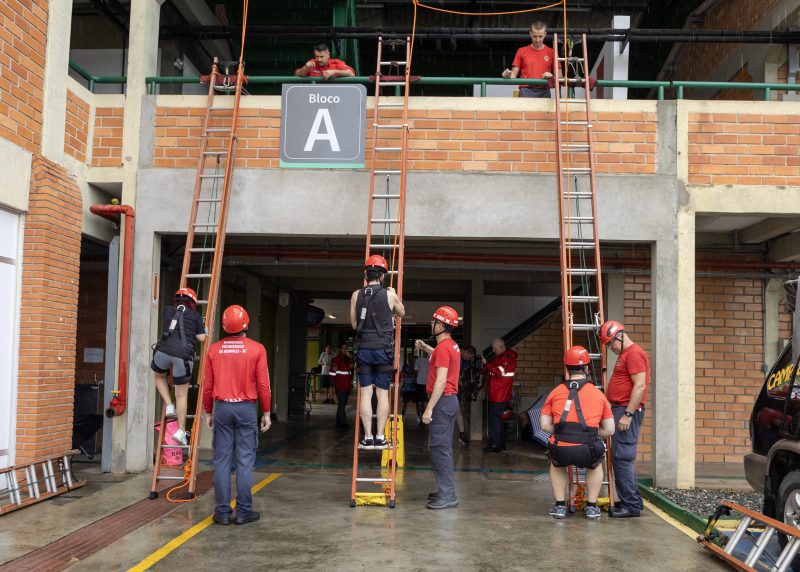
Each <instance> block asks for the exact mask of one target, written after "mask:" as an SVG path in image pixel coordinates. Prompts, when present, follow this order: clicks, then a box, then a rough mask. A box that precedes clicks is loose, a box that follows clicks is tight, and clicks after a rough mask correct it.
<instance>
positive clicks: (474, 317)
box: [469, 278, 486, 441]
mask: <svg viewBox="0 0 800 572" xmlns="http://www.w3.org/2000/svg"><path fill="white" fill-rule="evenodd" d="M470 307H471V315H470V316H469V339H470V341H471V342H472V345H473V346H475V347H476V348H477V350H478V351H479V352H480V351H481V347H482V343H483V279H481V278H475V279H473V280H472V287H471V289H470ZM485 408H486V404H485V402H484V400H483V399H481V397H480V396H479V397H478V399H476V400H475V401H471V402H470V412H469V414H470V425H469V438H470V440H471V441H480V440H481V439H483V423H484V419H483V411H484V409H485Z"/></svg>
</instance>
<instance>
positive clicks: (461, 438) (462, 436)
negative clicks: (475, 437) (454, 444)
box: [458, 432, 469, 447]
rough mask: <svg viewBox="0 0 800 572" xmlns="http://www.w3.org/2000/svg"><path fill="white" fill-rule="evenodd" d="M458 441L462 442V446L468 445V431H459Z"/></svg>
mask: <svg viewBox="0 0 800 572" xmlns="http://www.w3.org/2000/svg"><path fill="white" fill-rule="evenodd" d="M458 442H459V443H460V444H461V446H462V447H466V446H467V445H469V437H467V434H466V433H463V432H462V433H459V435H458Z"/></svg>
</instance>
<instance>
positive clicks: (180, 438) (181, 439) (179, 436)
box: [172, 429, 189, 445]
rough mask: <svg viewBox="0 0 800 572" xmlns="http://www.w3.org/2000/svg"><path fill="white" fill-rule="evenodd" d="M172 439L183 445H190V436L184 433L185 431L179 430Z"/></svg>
mask: <svg viewBox="0 0 800 572" xmlns="http://www.w3.org/2000/svg"><path fill="white" fill-rule="evenodd" d="M172 438H173V439H175V441H177V442H178V443H180V444H181V445H188V444H189V434H188V433H187V432H186V431H184V430H183V429H178V430H177V431H175V433H173V434H172Z"/></svg>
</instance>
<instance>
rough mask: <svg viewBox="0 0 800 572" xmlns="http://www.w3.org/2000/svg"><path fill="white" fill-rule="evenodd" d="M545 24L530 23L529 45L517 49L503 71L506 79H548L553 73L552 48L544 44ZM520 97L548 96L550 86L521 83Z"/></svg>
mask: <svg viewBox="0 0 800 572" xmlns="http://www.w3.org/2000/svg"><path fill="white" fill-rule="evenodd" d="M546 35H547V26H546V25H545V23H544V22H534V23H533V24H531V31H530V36H531V45H529V46H523V47H521V48H520V49H518V50H517V55H515V56H514V62H513V63H512V64H511V69H506V70H505V71H503V73H502V76H503V77H504V78H506V79H514V78H516V77H520V78H522V79H548V78H550V77H552V75H553V58H554V56H553V48H548V47H547V46H545V45H544V38H545V36H546ZM519 96H520V97H541V98H549V97H550V88H548V87H547V86H543V85H523V86H521V87H520V90H519Z"/></svg>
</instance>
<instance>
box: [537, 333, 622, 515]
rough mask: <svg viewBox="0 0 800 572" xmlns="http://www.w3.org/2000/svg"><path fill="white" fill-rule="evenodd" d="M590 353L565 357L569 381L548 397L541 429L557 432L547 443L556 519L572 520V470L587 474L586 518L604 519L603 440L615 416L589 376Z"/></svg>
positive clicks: (573, 351)
mask: <svg viewBox="0 0 800 572" xmlns="http://www.w3.org/2000/svg"><path fill="white" fill-rule="evenodd" d="M588 365H589V352H588V351H586V348H584V347H581V346H572V347H571V348H569V349H568V350H567V351H566V353H565V354H564V366H565V367H566V368H567V374H568V377H567V379H566V380H565V381H564V383H561V384H559V385H557V386H556V387H555V388H554V389H553V391H551V392H550V394H549V395H548V396H547V399H546V400H545V403H544V407H543V408H542V416H541V426H542V429H543V430H544V431H547V432H548V433H551V437H550V441H549V442H548V444H547V455H548V457H549V458H550V484H551V486H552V487H553V496H555V499H556V502H555V504H554V505H553V508H551V509H550V516H552V517H553V518H556V519H562V518H566V516H567V508H566V494H565V490H566V488H567V478H568V477H567V467H568V466H570V465H572V466H575V467H578V468H581V469H586V485H587V489H588V490H587V495H586V500H587V503H586V518H588V519H590V520H596V519H598V518H600V509H598V508H597V495H598V494H600V487H602V485H603V465H602V461H603V456H604V455H605V452H606V446H605V443H604V442H603V438H605V437H610V436H611V435H613V434H614V417H613V415H612V414H611V407H610V405H609V403H608V400H607V399H606V397H605V395H603V392H602V391H600V390H599V389H598V388H597V387H595V386H594V384H592V383H591V380H590V379H589V377H588V373H589V369H588Z"/></svg>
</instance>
